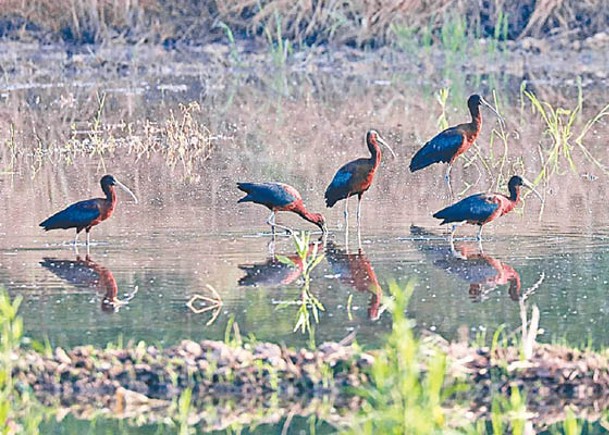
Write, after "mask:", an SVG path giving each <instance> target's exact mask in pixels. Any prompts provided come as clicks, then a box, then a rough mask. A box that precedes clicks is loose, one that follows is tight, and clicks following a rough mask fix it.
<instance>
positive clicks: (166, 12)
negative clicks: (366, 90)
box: [0, 0, 609, 47]
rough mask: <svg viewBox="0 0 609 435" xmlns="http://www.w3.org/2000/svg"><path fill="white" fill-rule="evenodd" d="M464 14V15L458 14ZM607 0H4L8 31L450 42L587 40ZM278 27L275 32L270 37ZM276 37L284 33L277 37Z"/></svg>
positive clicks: (608, 7)
mask: <svg viewBox="0 0 609 435" xmlns="http://www.w3.org/2000/svg"><path fill="white" fill-rule="evenodd" d="M455 20H457V21H455ZM608 21H609V3H608V2H606V1H604V0H518V1H514V2H512V1H507V0H491V1H488V2H465V1H462V0H433V1H430V2H420V1H416V0H405V1H401V2H379V1H377V0H351V1H344V2H331V1H317V2H311V1H292V0H226V1H218V0H206V1H203V2H200V1H196V0H177V1H172V2H166V1H161V0H142V1H138V2H125V1H121V0H32V1H25V0H4V1H3V2H0V37H9V38H13V39H19V38H28V37H30V38H31V37H32V35H34V36H33V37H34V38H38V39H47V40H48V39H50V40H53V39H54V40H63V41H69V42H77V43H100V42H106V41H109V40H113V39H119V40H125V41H126V42H130V43H140V42H157V43H163V44H166V45H172V44H173V43H175V42H178V41H183V42H188V43H195V44H200V43H206V42H209V41H212V40H217V39H220V38H224V37H225V35H226V33H227V32H229V33H230V35H231V38H232V37H233V35H235V36H237V37H241V38H244V37H250V36H252V35H256V36H260V37H262V38H265V39H272V40H275V39H277V38H279V39H283V38H286V39H287V40H289V41H292V44H294V43H296V44H309V45H310V44H318V43H335V44H348V45H352V46H357V47H362V46H368V47H376V46H380V45H385V44H394V43H396V41H397V40H399V39H400V38H407V39H414V40H416V41H417V42H419V43H421V42H422V43H423V44H425V43H433V42H435V41H439V42H441V40H442V38H443V37H444V36H443V35H444V32H445V31H446V29H447V28H449V29H451V28H453V27H454V26H457V30H460V31H461V30H462V31H464V32H467V33H468V34H471V35H474V36H476V37H481V38H508V39H517V38H521V37H525V36H532V37H536V38H542V37H554V36H559V35H566V36H568V37H569V38H575V39H583V38H587V37H589V36H592V35H594V34H597V33H600V32H604V31H605V30H606V23H607V22H608ZM271 35H272V37H271ZM275 42H276V41H275Z"/></svg>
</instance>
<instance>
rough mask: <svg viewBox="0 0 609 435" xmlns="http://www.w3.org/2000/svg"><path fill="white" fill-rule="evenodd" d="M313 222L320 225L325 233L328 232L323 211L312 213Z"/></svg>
mask: <svg viewBox="0 0 609 435" xmlns="http://www.w3.org/2000/svg"><path fill="white" fill-rule="evenodd" d="M311 222H312V223H314V224H315V225H317V226H318V227H319V229H320V230H321V232H322V233H323V234H327V233H328V228H327V227H326V218H325V217H324V215H323V214H321V213H313V214H312V215H311Z"/></svg>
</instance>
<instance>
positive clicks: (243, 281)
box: [239, 239, 323, 288]
mask: <svg viewBox="0 0 609 435" xmlns="http://www.w3.org/2000/svg"><path fill="white" fill-rule="evenodd" d="M315 244H317V246H318V248H317V249H318V252H320V251H321V250H322V249H323V239H320V241H319V242H316V243H310V244H309V250H308V251H307V252H308V255H311V254H312V253H313V252H314V247H315ZM286 258H287V259H289V260H290V261H291V262H292V264H286V263H283V262H281V261H279V260H278V259H277V257H276V256H275V253H274V251H272V252H271V253H270V256H269V257H268V258H267V259H266V261H264V262H262V263H246V264H240V265H239V269H241V270H242V271H244V272H245V275H244V276H243V277H241V278H240V279H239V285H240V286H244V287H264V288H277V287H283V286H287V285H290V284H292V283H293V282H294V281H296V280H297V279H298V277H300V276H301V275H302V272H303V269H304V264H303V262H302V258H300V256H299V255H298V254H296V253H295V254H293V255H286Z"/></svg>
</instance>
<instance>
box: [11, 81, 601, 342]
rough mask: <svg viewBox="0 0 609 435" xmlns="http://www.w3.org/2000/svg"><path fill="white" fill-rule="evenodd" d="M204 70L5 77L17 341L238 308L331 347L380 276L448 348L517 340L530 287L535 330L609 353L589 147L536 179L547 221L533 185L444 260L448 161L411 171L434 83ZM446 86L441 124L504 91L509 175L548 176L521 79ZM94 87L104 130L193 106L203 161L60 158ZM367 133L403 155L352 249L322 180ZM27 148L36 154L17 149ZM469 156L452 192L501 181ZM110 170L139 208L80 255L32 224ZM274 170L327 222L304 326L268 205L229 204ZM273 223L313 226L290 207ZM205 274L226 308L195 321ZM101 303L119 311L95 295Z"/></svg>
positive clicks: (596, 138)
mask: <svg viewBox="0 0 609 435" xmlns="http://www.w3.org/2000/svg"><path fill="white" fill-rule="evenodd" d="M199 74H200V71H199V70H195V71H194V72H193V73H192V74H191V75H187V74H185V75H184V76H177V77H170V76H169V74H168V76H162V77H148V76H144V77H135V78H134V77H130V78H124V77H121V78H116V79H114V80H111V81H108V82H104V81H99V82H92V83H88V82H87V83H77V84H70V83H65V84H63V85H62V86H59V87H57V86H50V85H49V82H48V81H46V82H45V81H44V80H42V79H40V80H41V81H39V82H37V83H35V84H33V85H30V86H20V85H19V83H20V82H19V83H10V77H9V79H6V78H5V79H4V80H5V82H4V83H3V90H2V94H3V96H4V97H3V99H2V101H0V110H2V112H3V114H4V118H5V121H6V122H3V124H2V134H3V137H9V136H10V128H11V127H10V126H11V125H12V126H13V128H14V129H15V135H16V137H17V139H16V142H17V143H18V146H21V147H22V149H23V150H24V151H22V152H20V153H18V155H17V156H16V157H12V156H11V153H10V152H9V151H7V148H6V147H5V148H4V151H3V155H2V163H3V165H4V167H5V168H6V169H5V172H4V173H3V174H2V175H1V176H0V197H1V198H2V199H3V202H4V207H3V208H2V210H0V283H1V284H2V285H3V286H5V287H6V288H7V289H8V290H9V292H10V293H11V295H13V296H15V295H21V296H23V298H24V301H23V304H22V309H21V314H22V316H23V317H24V320H25V329H26V330H25V333H26V335H27V336H29V337H31V338H32V339H34V340H40V341H43V340H45V339H46V338H48V339H49V340H50V342H51V344H52V345H53V346H56V345H61V346H73V345H78V344H94V345H99V346H105V345H106V344H107V343H109V342H117V341H119V342H120V341H122V342H127V341H130V340H133V341H136V342H137V341H139V340H146V341H148V342H153V343H159V344H164V345H171V344H172V343H175V342H176V341H179V340H182V339H187V338H189V339H194V340H200V339H203V338H211V339H224V337H225V332H226V327H227V324H228V323H229V319H231V318H234V320H235V322H236V323H237V324H238V326H239V330H240V333H241V335H243V336H249V335H252V336H255V337H256V338H257V339H258V340H269V341H273V342H281V343H285V344H287V345H295V346H296V345H297V346H300V345H306V344H310V343H311V341H315V342H317V343H320V342H323V341H326V340H341V339H343V338H344V337H346V336H348V335H350V334H352V333H353V332H354V331H355V332H356V337H357V340H358V341H359V342H360V343H362V344H364V345H366V346H369V347H374V346H377V345H379V344H380V343H382V340H383V336H384V335H385V333H387V331H388V330H389V328H390V325H391V319H390V314H389V313H388V312H386V311H385V307H384V299H383V296H387V295H388V294H389V293H388V292H389V285H390V283H393V282H396V283H397V284H398V285H406V284H407V283H409V282H414V292H413V295H412V297H411V300H410V304H409V306H408V314H409V316H411V317H412V318H413V319H415V320H416V322H417V327H418V328H419V330H421V331H424V330H428V331H433V332H435V333H439V334H441V335H442V336H443V337H445V338H447V339H457V338H465V337H467V338H470V339H472V338H475V337H480V336H481V334H482V336H484V334H486V339H487V340H488V339H490V336H492V332H493V331H494V330H495V329H496V328H497V327H499V326H500V325H505V327H506V331H508V332H509V333H514V334H517V333H518V328H519V327H520V326H521V317H520V305H519V303H518V298H519V296H520V295H521V294H523V293H526V292H529V291H530V290H531V289H534V292H533V293H532V294H531V295H530V296H529V297H528V300H527V303H528V304H529V305H532V304H535V305H537V306H538V307H539V309H540V311H541V327H542V328H543V330H544V334H543V335H542V336H541V337H540V340H543V341H552V340H563V339H564V340H567V341H568V342H570V343H585V342H587V341H591V342H592V343H593V344H594V345H605V346H606V345H609V338H608V336H607V334H606V330H607V328H608V327H609V321H608V320H607V313H608V312H609V299H608V298H607V291H608V290H609V268H608V267H607V265H609V227H608V226H607V225H606V222H607V219H608V217H609V216H608V210H607V209H606V207H604V204H605V203H606V198H607V187H606V186H607V178H606V176H604V175H603V174H602V173H601V172H600V171H599V170H598V169H597V168H596V167H594V166H593V165H591V164H589V163H588V162H586V161H585V160H583V159H581V156H580V158H579V160H578V161H577V165H578V167H577V170H576V171H574V172H569V171H568V170H566V169H564V168H565V167H563V171H562V172H561V174H560V175H556V176H554V177H553V178H552V179H551V180H550V181H549V183H548V184H547V185H545V186H540V190H542V191H543V193H544V196H545V198H546V201H545V207H544V211H543V214H542V215H541V219H539V215H540V203H539V201H538V200H537V199H536V198H535V197H533V196H531V197H529V198H527V200H526V206H525V207H524V209H523V208H520V209H519V210H518V211H516V212H513V213H511V214H510V215H507V216H505V217H502V218H501V219H499V220H498V221H496V222H494V223H492V224H490V225H488V226H487V227H485V230H484V233H483V237H484V241H483V252H480V250H479V247H478V246H477V244H476V242H475V241H473V240H471V239H470V240H458V241H457V243H456V246H455V251H456V253H457V254H458V255H455V252H451V249H450V245H449V243H448V238H447V237H446V233H445V231H444V229H442V228H441V227H439V226H438V225H437V222H436V221H435V220H434V219H433V218H432V217H431V214H432V212H434V211H436V210H438V209H440V208H442V207H443V206H445V205H446V204H447V201H448V199H447V195H446V190H445V187H444V184H443V178H442V177H443V174H444V167H440V166H437V165H436V166H433V167H430V168H428V169H426V170H424V171H421V172H420V173H417V174H414V175H413V174H410V173H408V171H407V162H408V160H409V158H410V156H411V155H412V154H413V152H414V151H415V150H416V149H417V148H418V147H419V146H420V145H421V144H422V142H424V140H425V139H426V138H429V137H431V136H433V135H434V134H435V133H436V132H437V131H438V127H437V124H436V121H437V118H438V116H439V113H440V110H439V108H438V106H437V104H436V103H435V98H434V95H433V93H434V92H435V91H436V90H437V89H438V88H439V87H440V83H441V81H438V80H437V78H433V79H432V78H430V79H428V80H426V79H425V78H420V77H417V78H413V77H412V76H397V75H393V74H390V73H387V76H386V77H382V76H381V77H375V78H374V80H373V79H371V78H366V77H358V76H355V77H347V78H344V77H334V76H333V75H331V74H328V75H321V76H320V75H316V76H310V75H307V74H304V73H302V74H287V75H283V76H282V75H278V76H276V77H275V76H272V77H271V76H264V75H262V76H257V75H256V74H255V72H249V73H246V74H241V75H234V76H231V75H229V76H225V77H222V78H220V79H217V80H216V79H215V78H210V77H206V76H200V75H199ZM450 80H452V82H451V84H450V86H451V89H452V93H451V100H450V101H449V107H448V110H447V116H448V119H449V122H450V124H455V123H457V122H464V121H466V120H467V118H468V116H467V114H466V111H465V107H464V106H465V104H464V101H465V97H466V95H467V94H468V93H469V92H473V91H481V92H483V93H486V94H489V92H490V91H489V90H490V89H491V88H493V89H496V91H497V94H498V95H499V96H500V101H501V104H502V106H503V107H506V113H505V116H506V118H507V119H508V130H509V131H510V133H511V137H510V146H509V149H508V159H507V161H506V164H505V165H504V166H503V169H502V171H503V175H504V180H505V178H507V177H508V176H509V175H511V174H512V173H516V172H518V173H521V174H524V175H526V176H528V177H529V178H534V176H535V175H536V174H537V173H538V172H539V169H540V161H539V153H538V151H537V144H538V143H540V142H542V143H546V142H547V138H546V137H544V136H543V135H542V130H543V128H542V126H541V124H540V123H539V122H538V121H537V120H538V118H537V117H535V115H533V114H531V113H530V108H528V109H527V110H525V111H524V112H523V111H522V110H520V109H519V108H518V104H519V101H518V86H519V83H520V79H518V78H515V77H506V76H478V77H469V76H463V77H459V78H458V79H454V78H452V79H450ZM541 83H543V80H540V81H539V84H535V82H532V84H530V85H529V86H530V87H531V88H532V89H534V90H535V91H536V92H537V93H538V94H539V95H543V96H545V98H547V99H548V100H549V101H552V102H554V103H555V104H563V105H567V104H571V103H573V101H574V97H573V96H574V95H576V93H577V89H576V87H575V85H572V86H566V85H564V84H563V85H558V86H556V88H552V87H548V86H546V87H543V86H542V85H541ZM45 84H46V85H49V86H45ZM169 85H171V86H169ZM593 89H594V88H593ZM603 92H604V95H603ZM104 93H105V94H106V95H107V96H106V102H105V106H104V110H103V116H102V118H101V120H102V124H103V125H106V126H113V125H117V124H120V123H121V122H122V121H124V122H125V123H127V124H129V123H133V125H138V124H142V123H144V122H145V121H151V122H156V123H161V122H163V120H164V119H166V118H167V116H168V114H169V113H171V112H172V111H173V112H175V113H176V114H178V113H179V112H180V108H179V104H180V103H184V102H189V101H197V102H198V103H199V104H200V106H201V111H200V112H196V113H195V117H196V119H197V120H198V121H199V122H202V123H204V124H205V125H207V126H208V127H209V129H210V130H211V132H212V134H213V135H215V137H216V138H215V139H214V149H213V150H212V154H211V158H210V159H209V160H207V161H195V162H194V166H192V167H187V166H186V165H182V164H181V163H178V164H177V165H176V166H175V167H171V166H169V165H168V164H167V162H166V161H165V159H164V158H163V157H162V156H156V155H144V156H137V155H135V154H134V153H132V152H129V150H128V149H124V150H122V149H120V147H119V149H118V151H116V153H115V155H114V157H110V156H108V155H106V156H105V157H103V158H100V157H99V156H95V155H94V154H93V155H92V156H89V157H87V156H82V155H78V154H75V155H73V156H71V155H70V154H69V152H68V153H67V157H66V153H64V154H60V153H55V152H53V151H52V149H53V146H54V145H57V144H64V143H65V142H66V141H67V140H68V139H69V138H70V137H74V135H75V136H78V135H79V134H80V133H76V134H75V133H73V132H74V128H76V127H73V126H77V127H78V128H80V126H82V127H83V128H84V129H87V128H90V126H91V125H90V122H91V119H92V117H93V116H94V114H95V109H96V107H97V102H98V101H99V100H98V96H99V95H100V94H104ZM606 101H607V91H606V90H604V91H603V90H602V89H601V90H599V91H598V92H596V91H595V92H591V93H590V100H589V102H588V104H587V105H586V106H585V110H584V113H585V114H586V115H589V114H592V113H594V112H595V111H597V110H598V109H600V107H601V106H602V105H603V104H604V103H605V102H606ZM483 115H484V116H485V126H484V127H483V128H484V130H483V133H482V135H481V137H480V139H479V144H480V150H481V153H482V154H483V155H484V156H485V157H487V158H489V159H490V161H492V159H493V156H494V155H491V154H490V153H491V148H492V150H493V152H495V153H497V152H498V150H500V148H499V146H498V145H495V146H494V147H491V146H490V145H488V143H489V137H490V129H492V128H496V127H497V123H496V121H495V120H494V119H493V117H492V115H491V114H490V112H488V111H486V112H483ZM370 127H375V128H377V129H379V130H380V131H381V133H383V134H384V135H385V137H386V139H387V141H388V142H389V143H390V144H392V146H393V147H394V150H395V151H396V153H397V154H398V159H397V160H391V159H390V158H388V156H384V160H383V164H382V166H381V168H380V170H379V173H378V174H377V178H376V180H375V183H374V185H373V187H372V188H371V189H370V191H369V192H368V193H367V194H366V195H365V196H364V201H363V220H362V249H361V250H358V248H357V242H356V238H355V231H354V228H353V227H352V229H351V234H350V235H351V237H350V239H349V241H348V242H346V241H345V239H344V231H343V230H344V227H343V214H342V210H343V207H342V204H339V205H338V206H336V207H335V208H334V209H331V210H327V209H325V207H323V191H324V189H325V186H326V185H327V183H328V182H329V181H330V180H331V178H332V175H333V173H334V171H335V170H336V169H337V168H338V167H339V166H340V165H342V164H343V163H344V162H346V161H348V160H352V159H354V158H357V157H360V156H364V155H366V152H365V151H366V150H365V146H364V143H363V138H364V135H365V132H366V130H367V129H368V128H370ZM109 130H112V127H108V129H107V130H105V131H109ZM123 133H124V132H123ZM82 134H85V133H82ZM606 135H607V126H606V124H603V125H599V126H598V127H597V128H595V129H594V131H593V132H592V133H591V134H590V135H589V137H588V139H587V142H586V145H587V146H589V148H590V149H591V150H593V151H594V152H595V153H596V154H595V155H596V156H597V157H598V158H599V159H600V160H605V161H606V160H607V157H608V156H607V151H606V148H604V146H603V145H602V144H603V142H602V140H601V138H602V137H606ZM37 140H38V141H39V142H40V144H41V147H40V148H38V151H28V150H31V149H34V150H35V148H31V149H30V148H28V146H31V144H32V143H33V142H35V141H37ZM41 149H42V151H41ZM49 150H51V151H49ZM470 155H473V153H472V152H470ZM41 156H42V157H41ZM495 156H496V155H495ZM576 158H577V155H576ZM480 167H481V165H480V163H479V161H478V163H474V164H473V165H471V166H468V167H465V159H461V160H460V161H459V162H458V163H457V164H456V165H455V169H454V170H453V183H454V186H455V189H456V191H458V192H460V194H461V196H462V195H464V194H466V193H467V194H469V193H473V192H477V191H484V190H488V189H505V186H504V185H503V184H504V183H499V184H500V186H499V187H497V183H496V181H497V178H495V177H494V176H491V175H489V174H488V173H486V172H485V171H484V170H481V169H480ZM523 167H524V170H523ZM498 170H499V168H495V169H494V171H495V172H496V171H498ZM106 172H110V173H112V174H114V175H115V176H116V177H117V178H118V179H119V180H121V181H123V182H124V183H125V184H126V185H128V186H129V187H131V188H132V189H133V190H134V191H135V192H136V194H137V195H138V196H139V198H140V201H141V203H140V204H138V205H136V204H134V203H133V202H132V201H131V200H130V199H129V198H128V197H127V196H126V195H122V194H121V193H120V192H119V198H120V203H119V205H118V208H117V210H116V212H115V215H114V216H113V217H112V218H111V219H110V220H109V221H107V222H104V223H102V224H101V225H99V226H98V227H95V228H94V229H93V231H92V233H91V234H92V239H93V242H94V243H93V245H92V246H91V249H90V254H89V255H88V256H87V255H86V250H85V248H84V246H82V245H81V246H79V247H78V251H79V252H78V253H76V252H75V251H74V250H73V248H72V247H71V246H70V244H69V243H70V241H71V239H72V237H73V232H71V231H65V232H62V231H54V232H50V233H44V232H43V231H42V230H40V228H38V226H37V224H38V222H40V221H42V220H43V219H44V218H45V217H46V216H48V215H50V214H51V213H53V212H55V211H57V210H59V209H61V208H62V207H64V206H65V205H67V204H69V203H71V202H74V201H76V200H79V199H85V198H89V197H93V196H98V195H99V194H100V190H99V186H98V180H99V178H100V177H101V175H103V173H106ZM590 175H593V176H590ZM270 180H275V181H283V182H287V183H290V184H292V185H294V186H295V187H297V188H298V189H299V190H300V191H301V193H302V194H303V197H304V198H305V203H306V204H307V205H308V206H309V208H310V209H311V210H313V211H318V210H323V211H324V213H325V214H326V217H327V220H328V223H329V226H330V228H331V235H330V238H329V240H328V241H327V242H326V243H325V245H323V246H322V248H323V252H324V253H325V258H324V260H323V261H322V262H321V264H320V265H319V267H318V268H316V269H315V270H314V272H313V274H312V280H311V290H312V292H313V294H314V295H316V296H317V297H318V298H319V300H320V302H321V303H322V304H323V306H324V311H323V312H322V313H321V316H320V321H319V324H317V325H314V332H313V333H311V334H302V333H300V332H294V326H295V323H296V313H297V310H298V301H299V299H300V291H301V285H302V280H301V279H300V278H299V274H298V273H297V272H298V271H295V270H294V269H291V268H289V267H287V266H285V265H283V264H281V263H280V262H278V261H277V260H276V259H275V257H274V256H273V254H271V253H270V251H269V241H270V237H269V236H268V228H267V227H266V225H265V224H264V222H265V220H266V218H267V214H268V213H267V210H266V209H264V208H262V207H260V206H256V205H252V204H240V205H237V203H236V201H237V199H238V198H239V197H240V196H241V195H240V192H238V191H237V189H236V188H235V183H236V182H237V181H270ZM467 185H470V187H469V188H468V190H467V191H465V190H464V189H465V186H467ZM355 202H356V201H355V200H352V201H351V204H350V206H351V208H352V213H351V217H352V222H351V224H352V225H353V224H354V222H353V221H354V220H355V219H354V217H355V213H354V212H355V210H354V208H355ZM279 220H280V221H282V222H284V223H285V224H287V225H290V226H292V227H296V228H299V229H307V230H315V227H312V226H310V225H309V224H308V223H306V222H304V221H302V220H300V219H298V218H297V217H295V216H291V215H285V214H284V215H280V217H279ZM459 234H460V235H462V236H467V237H470V238H471V236H473V235H474V234H475V230H474V229H473V228H471V227H470V228H465V227H463V228H461V229H460V230H459ZM82 238H83V239H84V237H82ZM274 252H275V253H276V254H281V255H284V256H288V257H289V256H294V255H295V250H294V246H293V243H292V242H291V241H290V240H289V239H288V238H286V237H279V238H278V240H277V242H276V245H275V247H274ZM207 285H209V286H212V287H213V288H214V289H215V290H216V291H217V292H218V293H219V295H220V296H221V298H222V301H223V306H222V307H221V308H220V309H219V312H218V313H216V312H215V311H207V312H205V313H201V314H195V313H194V312H192V311H191V310H190V309H189V308H188V306H187V302H188V300H189V299H190V298H191V297H192V296H193V295H196V294H203V295H207V296H209V295H210V294H211V293H209V291H208V290H207V289H206V286H207ZM108 298H109V299H113V298H118V299H119V300H121V301H122V303H115V304H108V303H105V302H104V301H105V300H107V299H108ZM216 314H217V317H216V318H213V317H214V315H216ZM210 320H213V321H212V322H211V324H208V322H210Z"/></svg>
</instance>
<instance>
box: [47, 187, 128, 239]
mask: <svg viewBox="0 0 609 435" xmlns="http://www.w3.org/2000/svg"><path fill="white" fill-rule="evenodd" d="M100 184H101V188H102V190H103V192H104V193H105V194H106V197H105V198H94V199H88V200H86V201H79V202H77V203H74V204H72V205H70V206H69V207H67V208H65V209H63V210H61V211H60V212H57V213H55V214H54V215H53V216H51V217H50V218H48V219H46V220H45V221H44V222H41V223H40V224H39V226H41V227H43V228H44V229H45V231H50V230H57V229H63V230H67V229H70V228H75V229H76V237H74V246H76V241H77V240H78V234H79V233H80V232H81V231H82V230H85V231H86V232H87V247H88V246H89V231H91V228H92V227H94V226H95V225H97V224H99V223H100V222H103V221H105V220H106V219H108V218H109V217H110V216H112V213H113V212H114V208H115V207H116V203H117V198H116V191H115V189H114V186H118V187H120V188H122V189H123V190H124V191H125V192H127V193H128V194H129V195H131V196H132V197H133V199H134V200H135V203H136V204H137V198H136V197H135V195H134V194H133V192H132V191H131V190H129V189H128V188H127V186H125V185H124V184H122V183H120V182H119V181H118V180H117V179H116V178H114V177H113V176H112V175H104V176H103V177H102V178H101V180H100Z"/></svg>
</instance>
